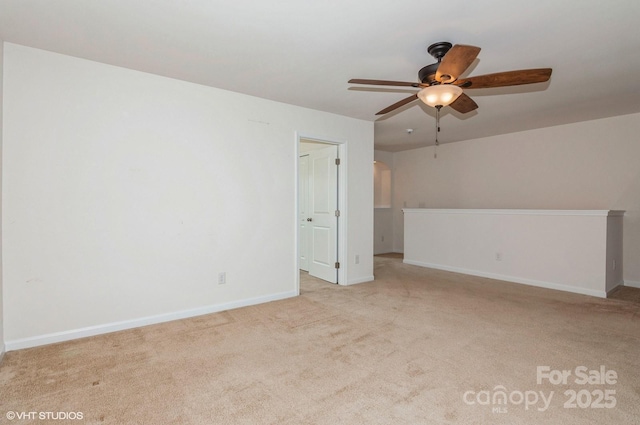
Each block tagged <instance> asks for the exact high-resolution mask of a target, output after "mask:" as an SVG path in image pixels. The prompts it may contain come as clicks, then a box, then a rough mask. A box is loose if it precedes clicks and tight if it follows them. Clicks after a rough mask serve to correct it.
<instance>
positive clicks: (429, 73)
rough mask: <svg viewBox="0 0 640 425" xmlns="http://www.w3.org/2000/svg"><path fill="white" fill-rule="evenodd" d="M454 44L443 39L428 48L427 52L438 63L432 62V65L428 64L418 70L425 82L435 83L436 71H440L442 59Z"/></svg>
mask: <svg viewBox="0 0 640 425" xmlns="http://www.w3.org/2000/svg"><path fill="white" fill-rule="evenodd" d="M451 47H452V44H451V43H449V42H446V41H441V42H439V43H433V44H432V45H431V46H429V47H428V48H427V52H429V54H430V55H431V56H433V57H434V58H436V60H437V61H438V62H437V63H432V64H431V65H427V66H425V67H424V68H422V69H421V70H420V71H418V79H419V80H420V82H422V83H423V84H434V83H437V81H436V72H437V71H438V66H439V65H440V61H441V60H442V58H443V57H444V55H446V54H447V52H448V51H449V49H451Z"/></svg>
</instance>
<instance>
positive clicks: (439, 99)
mask: <svg viewBox="0 0 640 425" xmlns="http://www.w3.org/2000/svg"><path fill="white" fill-rule="evenodd" d="M461 94H462V89H461V88H460V87H458V86H454V85H451V84H438V85H434V86H429V87H425V88H423V89H422V90H420V91H419V92H418V98H419V99H420V100H421V101H423V102H424V103H426V104H427V105H429V106H431V107H434V108H435V107H436V106H448V105H450V104H452V103H453V102H454V101H455V100H456V99H457V98H458V96H460V95H461Z"/></svg>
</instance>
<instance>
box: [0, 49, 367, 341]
mask: <svg viewBox="0 0 640 425" xmlns="http://www.w3.org/2000/svg"><path fill="white" fill-rule="evenodd" d="M4 54H5V62H4V71H5V74H4V83H5V109H4V118H5V120H4V135H5V138H4V148H5V152H4V153H5V156H4V163H3V164H4V178H5V180H4V189H5V190H4V193H3V201H4V207H5V208H4V212H3V222H4V235H3V245H4V255H5V269H4V309H5V339H6V341H7V347H8V348H9V349H13V348H20V347H23V346H29V345H37V344H39V343H45V342H52V341H54V340H61V339H68V338H71V337H75V336H79V335H81V334H87V333H98V332H101V331H105V330H113V329H116V328H123V327H128V326H134V325H136V324H143V323H144V322H145V321H150V322H153V321H160V320H168V319H171V318H175V317H178V316H180V315H183V316H184V315H191V314H198V313H203V312H207V311H216V310H219V309H221V308H229V307H234V306H238V305H247V304H251V303H255V302H261V301H267V300H270V299H278V298H283V297H287V296H293V295H295V294H296V287H295V283H296V276H297V270H296V258H297V253H296V252H295V246H296V245H295V228H296V225H297V218H296V217H295V211H296V205H295V180H296V163H297V158H296V155H295V153H296V143H297V140H296V132H299V133H301V134H305V135H314V136H316V137H318V138H327V139H329V140H343V141H345V142H346V143H347V152H348V155H347V162H348V175H347V179H348V199H349V201H348V205H347V207H348V208H347V214H348V215H347V231H348V233H347V235H348V247H347V253H346V255H347V258H348V259H349V261H348V264H346V266H347V267H348V270H347V273H348V274H347V276H348V278H349V281H363V280H367V279H369V278H370V277H371V276H372V275H373V258H372V256H373V236H372V228H373V212H372V206H373V189H372V179H371V163H372V161H373V123H371V122H365V121H360V120H354V119H350V118H346V117H341V116H337V115H333V114H328V113H323V112H318V111H313V110H309V109H305V108H300V107H295V106H291V105H286V104H281V103H276V102H272V101H267V100H264V99H259V98H255V97H250V96H245V95H241V94H237V93H232V92H228V91H223V90H218V89H214V88H210V87H205V86H199V85H196V84H191V83H187V82H183V81H178V80H172V79H168V78H164V77H159V76H155V75H150V74H145V73H141V72H136V71H131V70H127V69H123V68H118V67H113V66H108V65H104V64H100V63H96V62H91V61H86V60H81V59H77V58H72V57H68V56H63V55H58V54H53V53H49V52H45V51H41V50H36V49H31V48H26V47H22V46H18V45H13V44H9V43H6V44H5V52H4ZM355 254H359V255H360V259H361V261H360V264H358V265H356V264H355V263H354V261H352V260H353V259H354V257H355ZM223 271H224V272H226V274H227V283H226V284H225V285H218V284H217V275H218V273H219V272H223Z"/></svg>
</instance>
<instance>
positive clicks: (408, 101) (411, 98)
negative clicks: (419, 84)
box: [376, 94, 418, 115]
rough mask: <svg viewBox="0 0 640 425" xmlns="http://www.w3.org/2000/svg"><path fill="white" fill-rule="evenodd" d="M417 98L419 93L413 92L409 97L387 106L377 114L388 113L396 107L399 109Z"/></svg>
mask: <svg viewBox="0 0 640 425" xmlns="http://www.w3.org/2000/svg"><path fill="white" fill-rule="evenodd" d="M416 99H418V95H417V94H412V95H411V96H409V97H407V98H405V99H402V100H401V101H400V102H396V103H394V104H393V105H391V106H387V107H386V108H384V109H383V110H382V111H380V112H378V113H377V114H376V115H384V114H386V113H389V112H391V111H393V110H394V109H398V108H399V107H401V106H404V105H406V104H407V103H411V102H413V101H414V100H416Z"/></svg>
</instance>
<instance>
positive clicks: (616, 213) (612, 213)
mask: <svg viewBox="0 0 640 425" xmlns="http://www.w3.org/2000/svg"><path fill="white" fill-rule="evenodd" d="M402 211H403V212H404V213H409V214H416V213H419V214H494V215H562V216H597V217H620V216H623V215H624V213H625V211H624V210H520V209H510V210H509V209H504V210H503V209H500V210H496V209H446V208H404V209H403V210H402Z"/></svg>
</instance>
